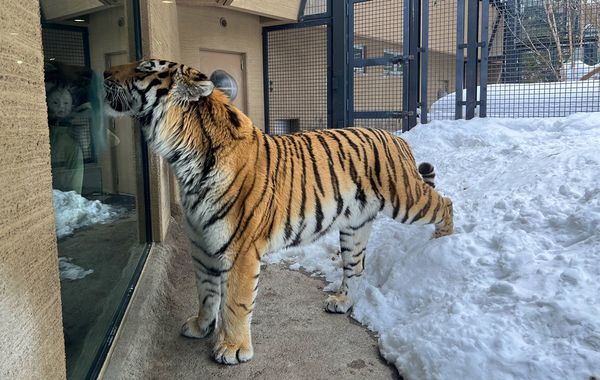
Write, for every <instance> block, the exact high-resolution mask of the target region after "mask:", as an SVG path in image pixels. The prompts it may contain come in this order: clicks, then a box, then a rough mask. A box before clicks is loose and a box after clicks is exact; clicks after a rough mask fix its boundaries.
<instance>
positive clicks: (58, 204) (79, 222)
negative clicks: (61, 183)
mask: <svg viewBox="0 0 600 380" xmlns="http://www.w3.org/2000/svg"><path fill="white" fill-rule="evenodd" d="M52 193H53V201H54V218H55V221H56V235H57V237H58V238H59V239H60V238H63V237H65V236H68V235H71V234H72V233H73V231H75V230H76V229H78V228H82V227H86V226H89V225H92V224H98V223H109V222H111V221H113V220H114V219H115V218H116V217H118V216H119V215H120V213H121V212H120V210H119V209H118V208H116V207H113V206H110V205H106V204H103V203H102V202H100V201H98V200H94V201H91V200H88V199H86V198H84V197H82V196H81V195H79V194H78V193H76V192H75V191H66V192H64V191H60V190H56V189H54V190H53V191H52Z"/></svg>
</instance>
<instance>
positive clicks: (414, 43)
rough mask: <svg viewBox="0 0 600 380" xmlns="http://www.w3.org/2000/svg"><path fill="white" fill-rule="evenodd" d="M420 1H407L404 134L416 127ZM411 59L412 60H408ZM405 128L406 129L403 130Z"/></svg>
mask: <svg viewBox="0 0 600 380" xmlns="http://www.w3.org/2000/svg"><path fill="white" fill-rule="evenodd" d="M420 12H421V1H420V0H409V9H408V13H409V51H408V57H409V60H408V67H409V70H408V108H406V109H404V110H403V111H405V115H406V118H405V120H407V124H406V126H404V125H403V126H402V130H403V131H404V132H406V131H408V130H410V129H412V128H413V127H414V126H415V125H417V103H418V99H419V56H418V53H419V44H420V26H419V25H420ZM411 57H412V59H410V58H411ZM405 127H407V129H405Z"/></svg>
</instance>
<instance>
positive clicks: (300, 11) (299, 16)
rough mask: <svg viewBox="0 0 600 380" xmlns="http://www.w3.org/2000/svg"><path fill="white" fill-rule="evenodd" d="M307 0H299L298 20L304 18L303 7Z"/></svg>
mask: <svg viewBox="0 0 600 380" xmlns="http://www.w3.org/2000/svg"><path fill="white" fill-rule="evenodd" d="M307 1H308V0H301V2H300V9H298V21H299V22H302V21H303V20H304V9H305V8H306V2H307Z"/></svg>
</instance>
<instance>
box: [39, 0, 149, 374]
mask: <svg viewBox="0 0 600 380" xmlns="http://www.w3.org/2000/svg"><path fill="white" fill-rule="evenodd" d="M98 4H100V6H99V5H98ZM101 4H102V3H101V2H100V3H97V4H96V3H94V4H91V3H90V5H89V9H88V10H85V9H83V8H85V4H82V3H81V2H80V1H74V0H73V1H70V0H60V1H56V0H41V1H40V6H41V9H42V14H43V16H44V18H43V20H42V37H43V47H44V65H45V66H44V68H45V84H46V99H47V107H48V126H49V131H48V132H49V135H50V151H51V164H52V187H53V190H52V191H53V196H54V211H55V219H56V234H57V239H58V254H59V267H60V268H59V269H60V280H61V294H62V306H63V323H64V334H65V347H66V358H67V376H68V378H70V379H81V378H85V377H86V376H87V375H88V373H90V371H91V370H92V368H93V367H94V366H95V365H96V364H98V362H99V360H102V359H101V357H102V355H101V354H99V353H100V352H101V351H100V350H101V347H104V348H105V346H103V345H104V343H105V342H106V338H107V336H108V335H107V334H108V332H109V330H110V329H111V327H112V325H113V323H114V320H115V316H116V315H117V313H118V312H119V310H120V307H121V306H120V305H121V303H122V300H123V297H124V295H125V294H126V291H127V288H128V287H129V285H130V282H131V281H132V278H133V277H134V273H135V271H136V267H137V265H138V263H139V262H140V260H141V259H142V257H143V256H144V252H145V249H146V245H145V241H146V237H145V235H144V231H145V229H144V218H143V215H142V213H141V210H143V209H144V205H143V200H144V197H143V185H142V183H143V182H142V180H141V172H142V169H141V168H142V163H141V159H140V157H141V155H140V154H139V152H140V148H139V142H140V141H141V138H140V136H139V131H138V130H137V129H136V128H134V124H133V122H132V120H130V119H126V118H123V119H112V118H108V117H106V116H105V114H104V110H103V100H102V99H103V96H102V89H103V83H102V80H103V76H102V72H103V71H104V70H105V69H106V68H108V67H110V66H112V65H116V64H121V63H127V62H130V61H132V60H133V56H132V52H131V51H130V46H133V40H134V39H133V36H131V35H130V34H129V29H128V24H129V22H130V21H129V20H130V19H131V18H130V17H129V16H130V15H128V14H127V13H126V7H125V6H123V5H120V6H112V7H109V6H102V5H101ZM120 4H123V3H120ZM82 7H83V8H82ZM82 9H83V10H82ZM127 9H129V10H130V8H127Z"/></svg>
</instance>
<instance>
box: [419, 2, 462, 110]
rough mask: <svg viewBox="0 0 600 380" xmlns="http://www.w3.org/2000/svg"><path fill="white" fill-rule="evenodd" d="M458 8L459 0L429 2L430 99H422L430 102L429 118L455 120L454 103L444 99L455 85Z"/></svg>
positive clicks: (428, 79)
mask: <svg viewBox="0 0 600 380" xmlns="http://www.w3.org/2000/svg"><path fill="white" fill-rule="evenodd" d="M456 9H457V1H456V0H436V1H430V2H429V25H428V26H427V29H428V32H429V47H428V53H429V64H428V66H427V99H421V101H422V102H425V101H426V102H427V109H428V110H429V114H428V120H441V119H454V109H455V105H454V103H452V102H448V101H444V99H446V98H447V96H448V95H449V94H451V93H453V92H454V88H455V84H456V62H457V60H456V54H457V49H456V26H457V22H458V20H457V11H456ZM463 55H464V53H463ZM462 61H464V56H463V59H462ZM440 99H441V101H440Z"/></svg>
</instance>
